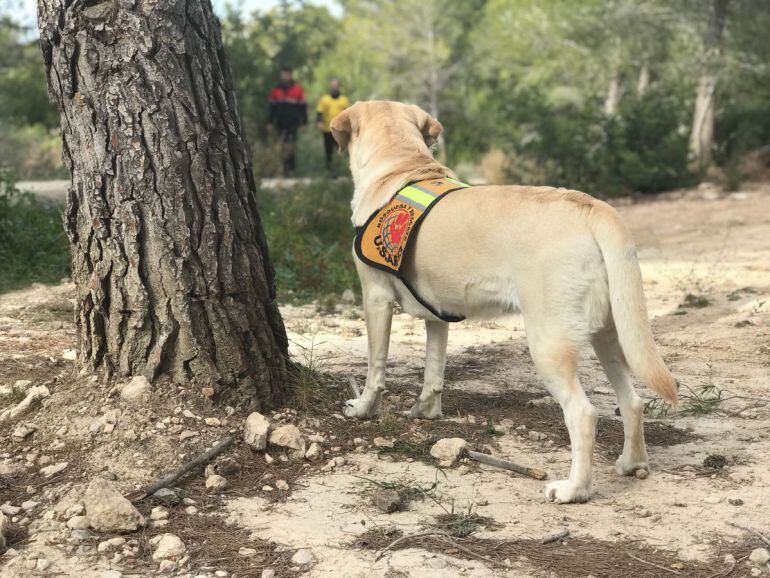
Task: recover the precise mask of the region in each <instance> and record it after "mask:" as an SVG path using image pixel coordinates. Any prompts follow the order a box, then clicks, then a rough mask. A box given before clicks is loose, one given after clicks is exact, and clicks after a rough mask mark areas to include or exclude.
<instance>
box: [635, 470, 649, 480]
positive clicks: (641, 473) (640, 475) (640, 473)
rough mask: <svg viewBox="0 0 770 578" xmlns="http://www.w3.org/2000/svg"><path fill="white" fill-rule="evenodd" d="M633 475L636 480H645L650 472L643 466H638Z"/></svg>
mask: <svg viewBox="0 0 770 578" xmlns="http://www.w3.org/2000/svg"><path fill="white" fill-rule="evenodd" d="M635 475H636V479H637V480H646V479H647V478H648V477H649V475H650V472H649V471H647V470H646V469H645V468H639V469H638V470H636V474H635Z"/></svg>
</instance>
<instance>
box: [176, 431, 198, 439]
mask: <svg viewBox="0 0 770 578" xmlns="http://www.w3.org/2000/svg"><path fill="white" fill-rule="evenodd" d="M197 435H198V432H197V431H192V430H189V429H186V430H184V431H183V432H182V433H180V434H179V440H180V441H184V440H188V439H190V438H194V437H196V436H197Z"/></svg>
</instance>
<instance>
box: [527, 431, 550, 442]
mask: <svg viewBox="0 0 770 578" xmlns="http://www.w3.org/2000/svg"><path fill="white" fill-rule="evenodd" d="M529 439H530V441H533V442H539V441H542V440H546V439H548V436H547V435H545V434H544V433H540V432H539V431H535V430H530V431H529Z"/></svg>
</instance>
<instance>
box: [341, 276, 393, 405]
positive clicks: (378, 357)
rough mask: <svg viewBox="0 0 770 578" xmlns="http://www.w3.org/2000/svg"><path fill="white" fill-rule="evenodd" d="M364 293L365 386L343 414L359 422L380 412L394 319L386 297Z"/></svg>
mask: <svg viewBox="0 0 770 578" xmlns="http://www.w3.org/2000/svg"><path fill="white" fill-rule="evenodd" d="M372 293H377V291H376V290H374V291H366V290H365V291H364V315H365V317H366V337H367V341H368V343H369V371H368V373H367V375H366V387H364V391H363V392H362V393H361V397H360V398H359V399H349V400H348V401H347V404H346V407H345V415H346V416H348V417H357V418H359V419H366V418H371V417H374V416H376V415H378V414H379V412H380V398H381V397H382V391H383V390H384V389H385V363H386V362H387V359H388V346H389V344H390V323H391V320H392V319H393V301H392V300H391V299H390V298H389V296H384V295H373V294H372Z"/></svg>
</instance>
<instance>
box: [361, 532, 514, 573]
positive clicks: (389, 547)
mask: <svg viewBox="0 0 770 578" xmlns="http://www.w3.org/2000/svg"><path fill="white" fill-rule="evenodd" d="M430 536H439V537H441V538H443V539H444V540H446V541H447V542H449V543H450V544H451V545H452V547H454V548H457V549H458V550H462V551H463V552H465V553H466V554H470V555H471V556H474V557H475V558H478V559H480V560H484V561H486V562H489V563H490V564H493V565H495V566H504V567H505V564H502V563H500V562H498V561H497V560H494V559H493V558H487V557H486V556H483V555H481V554H479V553H478V552H474V551H473V550H471V549H469V548H466V547H465V546H463V545H462V544H458V543H457V541H455V540H453V539H452V536H450V535H449V534H447V533H446V532H436V531H434V532H420V533H419V534H409V535H408V536H401V537H400V538H398V539H397V540H395V541H393V542H391V543H390V544H388V545H387V546H385V547H384V548H383V549H382V550H380V551H379V552H377V556H375V558H374V561H375V562H376V561H377V560H379V559H380V558H382V557H383V556H384V555H385V553H386V552H387V551H388V550H392V549H393V548H394V547H396V546H397V545H398V544H400V543H401V542H404V541H406V540H409V539H413V538H427V537H430Z"/></svg>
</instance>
